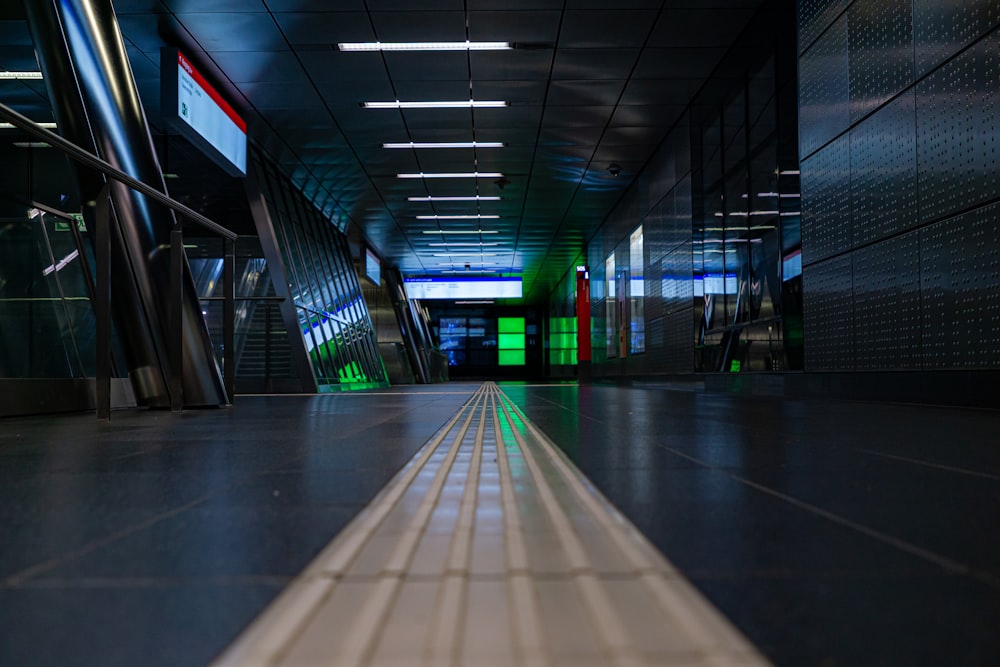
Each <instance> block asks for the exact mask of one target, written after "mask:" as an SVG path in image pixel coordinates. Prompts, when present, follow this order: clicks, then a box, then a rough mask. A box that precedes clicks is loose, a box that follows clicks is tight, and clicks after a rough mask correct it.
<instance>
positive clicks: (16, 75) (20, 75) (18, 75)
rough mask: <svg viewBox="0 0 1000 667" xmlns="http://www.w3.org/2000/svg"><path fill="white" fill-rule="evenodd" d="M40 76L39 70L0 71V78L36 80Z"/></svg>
mask: <svg viewBox="0 0 1000 667" xmlns="http://www.w3.org/2000/svg"><path fill="white" fill-rule="evenodd" d="M41 78H42V73H41V72H0V79H18V80H26V79H28V80H30V79H35V80H38V79H41Z"/></svg>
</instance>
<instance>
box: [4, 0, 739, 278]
mask: <svg viewBox="0 0 1000 667" xmlns="http://www.w3.org/2000/svg"><path fill="white" fill-rule="evenodd" d="M115 4H116V7H117V8H118V9H119V10H120V14H121V15H120V17H119V20H120V24H121V27H122V31H123V34H124V36H125V39H126V43H127V45H129V55H130V58H131V59H132V61H133V71H134V72H135V75H136V78H137V79H138V81H139V83H140V91H141V94H142V96H143V102H144V104H145V105H146V106H147V107H148V108H150V109H154V110H155V108H156V106H157V105H158V96H159V85H158V77H159V72H158V70H159V51H160V48H161V47H162V46H164V45H166V44H167V42H170V43H172V44H182V45H183V47H184V48H185V49H186V50H187V51H189V52H190V55H191V57H192V58H193V59H195V61H196V62H197V63H199V64H201V65H202V67H203V69H204V70H205V73H206V75H207V76H208V77H209V78H210V79H212V80H213V81H217V82H218V84H219V87H220V89H221V90H222V91H223V92H224V94H225V95H227V96H230V97H231V98H232V99H233V101H234V103H235V104H236V106H237V107H239V108H240V109H241V110H242V111H243V112H244V114H245V115H246V117H247V119H248V123H249V127H250V134H251V136H252V138H253V139H254V140H255V141H256V142H257V144H258V145H259V146H260V147H262V149H263V150H265V151H266V152H268V153H269V155H270V156H271V158H272V159H273V160H274V161H275V162H276V163H277V164H279V166H280V168H281V169H282V170H283V171H285V173H287V174H288V175H289V176H290V177H291V178H292V179H293V180H294V181H295V182H296V183H298V184H299V185H300V187H302V188H303V190H304V191H305V192H306V193H307V194H308V195H309V196H310V197H311V198H312V199H313V201H314V202H315V203H316V205H317V206H319V207H321V208H322V209H324V210H327V211H330V212H331V215H336V216H341V215H347V216H349V219H350V221H351V224H352V225H355V226H356V227H357V228H358V229H359V230H360V232H361V233H362V235H364V236H366V237H367V239H368V240H369V242H371V243H373V244H374V245H375V246H376V248H377V249H378V250H379V252H380V253H381V254H382V256H383V258H384V259H385V261H386V262H387V263H388V264H389V265H395V266H397V267H400V268H401V269H402V270H404V271H412V272H442V271H455V270H457V271H464V264H465V261H466V260H468V261H469V264H470V265H471V266H472V267H473V269H474V270H475V271H501V272H511V271H515V272H517V274H518V275H523V276H524V278H525V281H526V285H525V289H526V292H527V293H528V294H529V295H532V296H533V297H536V298H545V296H546V295H547V293H548V290H549V289H551V288H552V287H553V286H554V284H555V283H556V281H558V280H559V279H560V278H561V277H562V276H563V275H564V273H565V271H566V270H567V269H568V268H570V266H569V265H570V263H571V262H573V261H575V260H576V258H577V257H578V256H579V254H580V252H581V251H582V250H583V244H584V243H585V241H586V239H588V238H590V237H591V236H592V235H593V233H594V231H595V230H596V229H597V228H598V226H599V225H600V224H601V223H602V222H603V220H604V219H605V218H606V217H607V215H608V214H609V212H610V211H611V210H612V209H613V207H614V206H615V204H616V203H617V202H618V201H620V198H621V197H622V194H623V193H624V192H625V190H626V189H627V188H628V187H629V185H630V184H631V183H632V182H633V179H634V178H635V175H636V173H637V172H638V171H639V170H640V169H641V168H642V166H643V165H644V164H645V163H646V162H647V160H648V159H649V156H650V155H651V153H652V152H653V151H654V150H656V149H657V146H658V145H659V143H660V142H661V141H662V140H663V138H664V136H665V135H666V132H667V131H668V129H669V128H670V127H671V126H673V125H674V124H675V123H676V122H677V120H678V119H679V118H681V116H682V114H683V113H684V110H685V108H686V107H687V105H688V103H689V102H690V99H691V96H692V95H693V94H694V93H695V92H696V91H698V90H699V89H700V88H702V85H703V81H704V78H705V77H706V76H707V75H708V74H709V73H710V72H712V71H713V70H714V69H715V68H716V65H717V63H718V62H719V61H720V59H721V57H722V56H723V54H724V53H725V52H726V50H727V49H728V45H729V44H730V43H731V42H732V40H733V38H734V36H735V35H737V34H738V33H739V32H740V30H742V28H743V26H744V25H745V24H746V22H747V20H748V18H749V17H750V16H751V13H752V11H754V10H755V9H756V7H757V6H758V5H759V0H699V2H693V1H692V0H618V1H617V2H614V3H612V2H607V1H606V0H565V1H564V0H423V1H422V2H421V3H419V4H417V3H414V2H413V1H412V0H337V1H336V2H330V1H329V0H266V2H264V1H262V0H166V4H162V3H161V2H159V1H158V0H116V3H115ZM720 9H724V11H719V10H720ZM5 18H6V19H7V20H3V19H5ZM466 31H468V32H466ZM467 36H468V38H470V39H473V40H503V41H511V42H514V43H515V45H516V48H514V49H513V50H507V51H482V52H471V53H467V52H461V51H459V52H444V53H442V52H384V53H380V52H371V53H342V52H340V51H339V50H337V48H336V43H337V42H341V41H371V40H374V39H376V38H378V39H381V40H383V41H417V40H464V39H466V37H467ZM34 64H35V62H34V57H33V53H32V50H31V47H30V40H29V39H28V32H27V29H26V26H25V23H24V22H23V21H22V20H21V18H20V16H17V15H12V14H8V13H6V12H0V68H5V69H29V68H32V67H33V66H34ZM470 91H471V93H470ZM470 94H471V95H472V96H473V97H475V98H476V99H498V100H504V101H507V102H509V103H510V106H508V107H505V108H499V109H472V110H470V109H446V110H441V109H433V110H431V109H427V110H403V111H400V110H372V109H364V108H362V107H361V106H360V105H361V103H362V102H364V101H388V100H394V99H401V100H432V99H443V100H466V99H468V98H469V96H470ZM45 95H46V94H45V90H44V86H43V85H42V84H41V83H40V82H27V83H24V82H4V83H0V98H2V99H4V100H5V101H6V102H8V103H14V104H15V105H19V106H20V108H22V109H23V110H24V111H25V112H26V113H29V115H31V116H32V117H35V118H38V119H47V118H50V117H51V112H50V111H49V109H48V105H47V103H46V100H45ZM151 116H154V117H155V115H154V114H151ZM154 122H155V121H154ZM473 139H475V140H478V141H501V142H504V143H505V144H506V147H504V148H499V149H482V148H481V149H477V150H472V149H459V150H454V149H427V150H415V149H402V150H390V149H384V148H382V147H381V144H382V143H383V142H386V141H393V142H405V141H470V140H473ZM166 145H167V146H168V149H167V153H168V157H169V159H170V163H171V164H172V165H175V166H176V165H178V164H180V163H185V164H188V163H190V164H201V163H206V162H207V160H205V159H204V158H202V159H201V160H198V159H194V158H192V159H190V160H189V159H188V157H187V156H190V155H197V151H195V150H194V149H193V147H191V146H190V145H187V146H185V144H184V140H182V139H180V138H179V137H172V138H171V139H170V141H169V142H166ZM611 162H615V163H616V164H618V165H620V167H621V169H622V172H621V174H620V175H619V176H618V177H617V178H616V177H613V176H611V175H610V173H609V172H608V166H609V164H610V163H611ZM198 169H202V168H201V167H198ZM213 169H214V171H213ZM474 170H478V171H480V172H487V171H497V172H502V173H503V174H505V179H504V180H503V181H502V182H498V181H499V180H500V179H497V178H495V177H490V178H479V179H472V178H468V179H461V178H448V179H424V180H421V179H400V178H397V177H396V174H398V173H401V172H418V171H423V172H465V171H469V172H471V171H474ZM198 173H203V174H205V176H203V177H201V178H199V177H198V175H197V174H198ZM208 174H211V176H209V175H208ZM181 176H182V178H181V179H179V180H178V181H177V182H176V186H177V187H176V191H177V192H183V193H184V194H185V196H187V197H189V198H190V201H192V202H195V203H196V204H197V205H199V206H204V207H205V208H206V210H211V211H213V212H214V213H215V214H216V215H218V216H219V217H220V219H225V220H239V219H240V217H241V216H243V217H244V218H245V213H243V211H245V200H242V203H239V205H237V206H226V205H225V199H226V197H232V198H236V199H241V197H242V195H241V192H242V185H241V184H240V183H239V181H237V180H235V179H233V180H226V181H224V182H220V181H219V176H218V170H217V169H215V168H214V167H212V166H211V165H209V166H206V167H204V168H203V171H202V172H198V171H195V172H194V173H193V174H191V173H189V174H182V175H181ZM501 186H502V187H501ZM428 195H433V196H451V197H455V196H474V195H480V196H499V197H501V200H500V201H479V202H476V201H471V202H427V201H417V202H411V201H408V200H407V197H417V196H428ZM241 206H242V208H241ZM473 213H481V214H487V215H493V214H495V215H499V216H501V217H500V218H499V219H482V220H418V219H417V216H418V215H432V214H437V215H461V214H473ZM440 229H465V230H475V229H489V230H496V231H498V232H499V233H498V234H490V235H486V236H483V237H481V238H477V237H475V236H472V237H468V236H464V235H441V234H424V233H423V232H424V231H428V230H440ZM474 240H481V241H484V242H489V243H496V244H498V245H495V246H482V247H481V249H482V250H483V253H481V254H479V255H478V256H476V257H468V258H466V257H465V256H464V255H459V253H463V252H468V249H469V248H470V247H472V248H475V247H474V246H462V245H458V244H459V243H463V242H465V243H468V242H472V241H474ZM432 244H436V245H432ZM441 244H447V245H441ZM449 252H450V253H451V256H450V257H449V256H445V257H438V256H437V255H441V254H444V255H447V254H448V253H449ZM485 255H495V256H492V257H487V256H485Z"/></svg>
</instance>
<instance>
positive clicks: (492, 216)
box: [417, 213, 500, 220]
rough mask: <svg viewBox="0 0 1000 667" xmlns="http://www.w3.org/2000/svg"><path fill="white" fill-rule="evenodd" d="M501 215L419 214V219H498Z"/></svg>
mask: <svg viewBox="0 0 1000 667" xmlns="http://www.w3.org/2000/svg"><path fill="white" fill-rule="evenodd" d="M499 217H500V216H499V215H482V214H480V213H475V214H472V215H418V216H417V220H496V219H498V218H499Z"/></svg>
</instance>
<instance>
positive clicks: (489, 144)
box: [382, 141, 504, 148]
mask: <svg viewBox="0 0 1000 667" xmlns="http://www.w3.org/2000/svg"><path fill="white" fill-rule="evenodd" d="M503 147H504V143H503V142H502V141H402V142H394V143H386V144H382V148H503Z"/></svg>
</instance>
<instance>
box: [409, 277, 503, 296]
mask: <svg viewBox="0 0 1000 667" xmlns="http://www.w3.org/2000/svg"><path fill="white" fill-rule="evenodd" d="M403 282H404V287H405V288H406V296H407V297H409V298H410V299H520V298H521V296H522V285H521V279H520V278H406V279H405V280H404V281H403Z"/></svg>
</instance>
